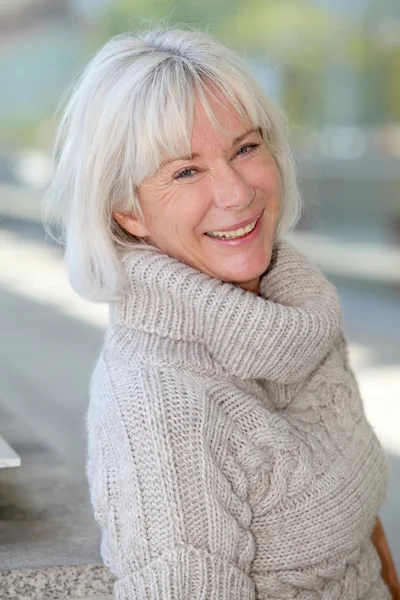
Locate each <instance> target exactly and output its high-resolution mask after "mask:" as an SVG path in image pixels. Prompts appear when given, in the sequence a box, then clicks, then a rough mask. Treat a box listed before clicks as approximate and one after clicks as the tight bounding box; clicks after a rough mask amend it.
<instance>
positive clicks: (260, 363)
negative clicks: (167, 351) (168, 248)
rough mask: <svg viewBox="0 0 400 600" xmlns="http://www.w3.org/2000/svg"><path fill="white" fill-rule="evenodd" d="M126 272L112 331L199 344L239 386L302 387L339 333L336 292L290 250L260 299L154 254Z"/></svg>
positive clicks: (275, 258)
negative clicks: (257, 382)
mask: <svg viewBox="0 0 400 600" xmlns="http://www.w3.org/2000/svg"><path fill="white" fill-rule="evenodd" d="M123 264H124V268H125V272H126V288H125V292H124V295H123V296H122V297H121V298H120V299H119V300H118V301H116V302H114V303H112V304H111V305H110V319H111V324H114V325H123V326H125V327H129V328H133V329H137V330H140V331H143V332H146V333H149V334H156V335H158V336H161V337H164V338H170V339H171V340H176V341H188V342H198V343H201V344H203V345H205V346H206V348H207V350H208V351H209V353H210V354H211V355H212V357H213V359H214V360H216V361H217V362H218V363H219V364H220V365H222V366H223V367H224V368H225V369H226V370H227V371H229V372H230V373H231V374H233V375H234V376H236V377H239V378H242V379H268V380H271V381H275V382H278V383H297V382H300V381H302V380H303V379H305V378H306V377H307V376H308V375H309V374H310V373H311V372H312V371H313V370H314V369H315V368H316V367H317V366H318V364H319V363H320V362H321V360H322V359H323V358H324V356H325V355H326V354H327V352H328V351H329V349H330V347H331V346H332V344H333V343H334V341H335V339H336V337H337V335H338V333H339V331H340V327H341V308H340V302H339V299H338V296H337V293H336V291H335V289H334V287H333V286H332V285H331V284H330V283H329V282H328V281H327V280H326V279H325V277H324V276H323V275H322V274H321V273H320V271H319V270H318V269H317V268H316V267H315V266H314V265H313V264H312V263H310V261H309V260H308V259H307V258H306V257H304V256H303V255H301V254H300V253H299V252H298V251H297V250H295V249H294V248H293V247H291V246H290V245H289V244H287V243H286V242H282V241H281V242H277V243H276V244H275V246H274V249H273V253H272V259H271V263H270V265H269V268H268V270H267V271H266V273H265V274H264V276H263V277H262V279H261V282H260V295H258V296H257V295H256V294H254V293H252V292H247V291H245V290H242V289H241V288H239V287H238V286H236V285H234V284H231V283H224V282H221V281H219V280H218V279H215V278H212V277H210V276H208V275H206V274H204V273H202V272H200V271H198V270H197V269H194V268H192V267H189V266H188V265H186V264H184V263H182V262H180V261H178V260H176V259H174V258H171V257H169V256H168V255H166V254H162V253H160V252H158V251H154V250H152V249H150V248H141V249H135V250H133V251H131V252H130V253H128V254H126V255H125V256H124V257H123Z"/></svg>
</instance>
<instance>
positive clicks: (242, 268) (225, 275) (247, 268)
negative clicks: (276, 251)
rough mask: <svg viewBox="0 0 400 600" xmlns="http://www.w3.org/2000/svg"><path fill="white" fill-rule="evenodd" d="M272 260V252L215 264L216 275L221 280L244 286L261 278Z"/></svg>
mask: <svg viewBox="0 0 400 600" xmlns="http://www.w3.org/2000/svg"><path fill="white" fill-rule="evenodd" d="M270 261H271V252H269V253H265V254H263V255H261V256H258V257H253V258H252V259H251V260H246V261H243V260H242V261H235V262H234V264H227V265H223V264H219V265H213V270H214V276H215V277H217V278H218V279H221V281H226V282H229V283H234V284H236V285H240V286H241V287H243V284H246V283H249V282H253V281H255V280H259V279H260V277H261V276H262V275H263V274H264V273H265V271H266V270H267V269H268V266H269V264H270Z"/></svg>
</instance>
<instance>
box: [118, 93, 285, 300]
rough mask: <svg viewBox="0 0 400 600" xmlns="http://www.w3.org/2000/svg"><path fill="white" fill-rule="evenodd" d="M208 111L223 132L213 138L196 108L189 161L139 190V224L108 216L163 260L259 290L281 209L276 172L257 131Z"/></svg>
mask: <svg viewBox="0 0 400 600" xmlns="http://www.w3.org/2000/svg"><path fill="white" fill-rule="evenodd" d="M211 106H212V108H213V110H214V113H215V116H216V118H217V120H218V121H219V123H221V125H223V127H224V128H225V130H226V131H228V133H225V132H224V133H220V132H217V131H215V129H214V127H213V126H212V124H211V123H210V121H209V120H208V118H207V116H206V114H205V113H204V110H203V109H202V107H201V105H199V104H198V105H196V109H195V116H194V123H193V133H192V138H191V150H192V154H191V156H183V157H182V158H179V159H178V160H174V161H170V162H166V163H165V164H164V165H163V166H162V167H161V169H160V170H159V171H158V172H157V173H156V174H155V175H154V176H152V177H150V178H148V179H146V180H144V181H143V182H142V184H141V185H140V188H139V201H140V205H141V207H142V210H143V214H144V222H141V221H140V220H138V219H137V218H135V217H132V216H129V215H123V214H121V213H116V214H114V217H115V218H116V219H117V221H118V222H119V223H120V224H121V225H122V226H123V227H124V228H125V229H127V230H128V231H129V232H130V233H132V234H133V235H136V236H139V237H143V238H146V239H148V241H149V242H150V243H152V244H153V245H155V246H157V247H158V248H159V249H160V250H162V252H164V253H166V254H168V255H169V256H171V257H174V258H177V259H178V260H180V261H182V262H184V263H186V264H188V265H190V266H192V267H195V268H196V269H198V270H199V271H202V272H203V273H206V274H207V275H210V276H212V277H216V278H218V279H221V280H223V281H228V282H232V283H235V284H238V285H240V286H241V287H243V288H244V289H248V290H251V291H257V290H258V283H259V278H260V275H261V274H262V273H263V272H264V271H265V270H266V268H267V267H268V265H269V262H270V259H271V252H272V246H273V241H274V236H275V231H276V227H277V222H278V219H279V215H280V210H281V184H280V177H279V172H278V168H277V166H276V164H275V161H274V159H273V158H272V157H271V155H270V154H269V152H268V151H267V149H266V147H265V144H264V142H263V139H262V137H261V134H260V133H259V131H257V130H255V129H254V127H252V126H251V125H249V124H248V123H245V122H242V121H241V120H240V118H239V117H238V115H237V114H235V113H234V112H233V109H232V108H231V107H230V106H227V105H226V103H225V105H221V104H220V103H218V102H216V101H215V100H211ZM250 229H251V231H249V230H250ZM229 236H230V237H229Z"/></svg>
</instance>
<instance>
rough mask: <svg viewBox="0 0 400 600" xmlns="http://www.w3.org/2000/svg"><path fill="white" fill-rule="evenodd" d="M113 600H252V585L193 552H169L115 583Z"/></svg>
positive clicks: (212, 559) (232, 568)
mask: <svg viewBox="0 0 400 600" xmlns="http://www.w3.org/2000/svg"><path fill="white" fill-rule="evenodd" d="M114 593H115V598H116V600H188V599H189V598H190V600H205V599H207V600H255V598H256V595H255V586H254V582H253V581H252V580H251V579H250V577H249V576H248V575H246V574H245V573H244V572H243V571H241V570H240V569H239V568H238V567H236V566H235V565H233V564H232V563H229V562H226V561H224V560H222V559H221V558H218V557H215V556H211V555H210V554H208V553H206V552H204V551H202V550H198V549H196V548H184V549H180V550H177V551H171V552H168V553H167V554H164V555H163V556H162V557H160V558H159V559H157V560H156V561H154V562H152V563H151V565H149V566H147V567H144V568H143V569H140V571H137V572H136V573H133V574H132V575H128V576H127V577H124V578H122V579H119V580H118V581H117V582H116V583H115V589H114Z"/></svg>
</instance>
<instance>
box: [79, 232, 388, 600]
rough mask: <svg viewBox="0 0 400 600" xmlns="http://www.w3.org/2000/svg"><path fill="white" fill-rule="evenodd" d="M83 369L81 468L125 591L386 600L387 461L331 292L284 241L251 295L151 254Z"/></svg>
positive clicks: (132, 264) (161, 595)
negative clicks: (380, 526)
mask: <svg viewBox="0 0 400 600" xmlns="http://www.w3.org/2000/svg"><path fill="white" fill-rule="evenodd" d="M124 265H125V268H126V276H127V279H126V293H125V295H124V297H123V298H122V299H121V300H120V301H118V302H117V303H115V304H113V305H111V306H110V316H111V324H110V327H109V329H108V331H107V333H106V338H105V343H104V346H103V349H102V352H101V354H100V356H99V359H98V362H97V365H96V368H95V370H94V373H93V377H92V385H91V400H90V405H89V410H88V415H87V428H88V462H87V475H88V480H89V485H90V493H91V500H92V504H93V509H94V514H95V518H96V519H97V521H98V523H99V524H100V526H101V527H102V530H103V537H102V548H101V550H102V556H103V560H104V562H105V564H106V565H108V566H109V568H110V569H111V571H112V572H113V573H114V575H115V576H116V578H117V579H116V584H115V596H116V599H117V600H270V599H271V600H272V599H274V600H275V599H276V600H277V599H289V598H296V599H297V600H320V599H321V600H361V599H363V600H388V599H389V598H390V594H389V592H388V590H387V588H386V586H385V584H384V583H383V581H382V579H381V576H380V562H379V557H378V555H377V553H376V550H375V548H374V546H373V544H372V542H371V532H372V529H373V527H374V523H375V519H376V516H377V513H378V510H379V508H380V506H381V504H382V502H383V499H384V495H385V491H386V485H387V477H388V472H387V463H386V458H385V456H384V453H383V451H382V448H381V446H380V444H379V442H378V440H377V438H376V436H375V434H374V432H373V430H372V428H371V427H370V425H369V424H368V423H367V421H366V419H365V415H364V411H363V406H362V402H361V399H360V396H359V391H358V388H357V384H356V382H355V379H354V376H353V373H352V371H351V368H350V366H349V362H348V356H347V347H346V341H345V339H344V336H343V333H342V328H341V310H340V304H339V300H338V297H337V294H336V291H335V289H334V288H333V287H332V286H331V285H330V284H329V283H328V282H327V281H326V279H325V278H324V277H323V275H322V274H321V273H320V272H319V271H318V269H317V268H316V267H315V266H313V265H312V264H311V263H310V262H309V261H308V260H307V259H306V258H305V257H304V256H302V255H301V254H299V253H298V252H297V251H296V250H294V249H293V248H291V247H290V246H289V245H287V244H286V243H283V242H279V243H277V244H276V246H275V249H274V252H273V257H272V261H271V265H270V268H269V269H268V271H267V273H266V274H265V275H264V277H263V278H262V281H261V290H260V295H259V296H257V295H256V294H253V293H251V292H246V291H244V290H242V289H240V288H238V287H237V286H234V285H232V284H228V283H222V282H220V281H218V280H216V279H213V278H211V277H208V276H207V275H205V274H203V273H200V272H199V271H197V270H195V269H193V268H191V267H189V266H187V265H185V264H182V263H180V262H179V261H177V260H175V259H172V258H170V257H168V256H166V255H164V254H160V253H157V252H154V251H152V250H151V249H141V250H135V251H133V252H131V253H130V254H128V255H126V256H125V257H124Z"/></svg>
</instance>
